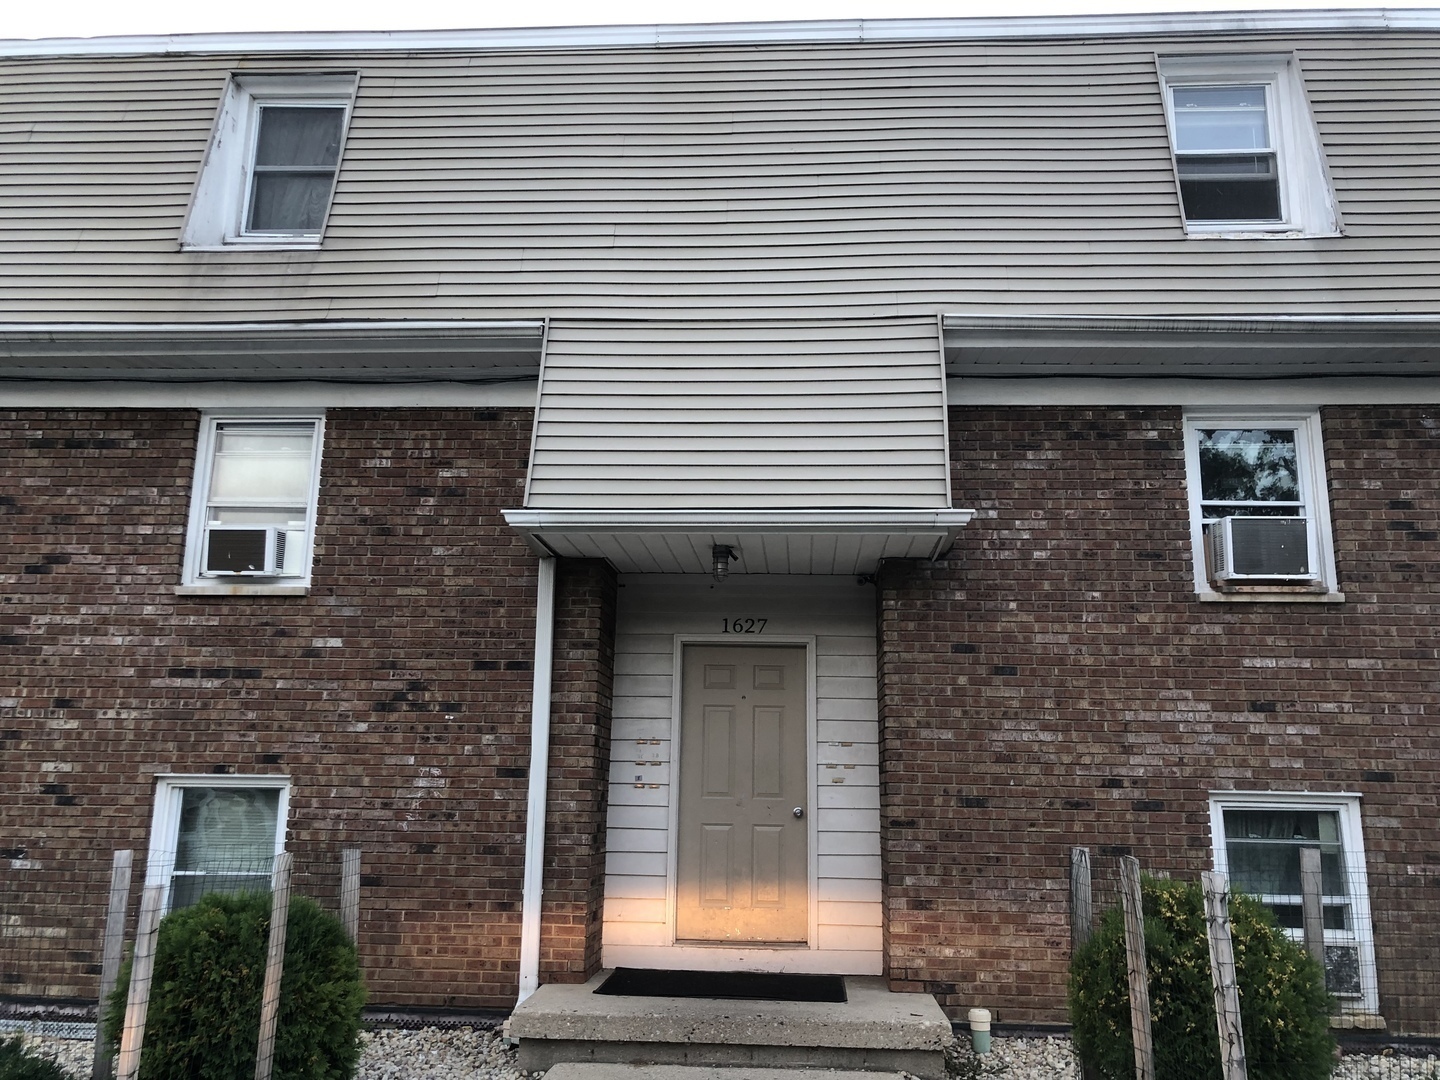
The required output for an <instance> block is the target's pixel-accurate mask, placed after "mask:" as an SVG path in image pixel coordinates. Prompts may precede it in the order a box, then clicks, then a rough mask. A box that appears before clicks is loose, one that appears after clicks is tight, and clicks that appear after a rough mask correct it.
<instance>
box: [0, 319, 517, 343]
mask: <svg viewBox="0 0 1440 1080" xmlns="http://www.w3.org/2000/svg"><path fill="white" fill-rule="evenodd" d="M544 329H545V322H544V320H543V319H512V320H508V321H506V320H483V319H414V320H404V319H376V320H373V321H372V320H363V319H352V320H348V321H346V320H329V321H327V320H315V321H310V322H232V323H227V322H194V323H91V322H85V323H41V322H25V323H0V339H7V338H8V339H23V340H31V339H44V340H47V341H50V340H59V339H62V338H75V339H77V340H84V339H86V338H90V337H114V336H126V335H130V336H139V337H161V336H167V335H176V336H182V337H192V336H193V337H225V336H232V337H245V338H250V337H280V336H290V335H314V336H315V337H316V338H317V339H324V338H329V337H334V336H335V335H336V334H346V335H349V336H352V337H362V338H363V337H394V336H395V335H397V334H403V335H405V336H407V337H408V336H414V337H444V336H446V335H447V334H461V335H466V336H473V335H476V334H485V335H488V334H494V333H499V332H503V333H507V334H515V335H520V336H523V335H533V336H535V337H536V338H539V337H540V335H541V334H542V333H543V332H544Z"/></svg>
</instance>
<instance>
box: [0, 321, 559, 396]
mask: <svg viewBox="0 0 1440 1080" xmlns="http://www.w3.org/2000/svg"><path fill="white" fill-rule="evenodd" d="M543 340H544V323H542V322H539V321H535V322H504V323H475V322H425V323H419V322H417V323H391V322H385V323H363V322H355V323H325V324H321V323H291V324H269V325H266V324H240V323H234V324H220V325H216V324H210V325H204V326H199V325H195V326H190V325H180V326H176V325H168V326H149V325H136V324H118V325H108V326H107V325H87V326H34V325H28V326H27V325H8V326H6V325H0V380H7V379H68V380H91V379H103V380H107V381H128V380H140V381H161V382H186V381H215V380H234V381H241V382H246V381H260V382H285V381H292V380H307V381H313V380H321V381H334V382H347V383H353V382H360V383H377V382H437V381H444V382H467V383H492V382H509V381H514V380H518V379H533V378H535V377H536V375H537V374H538V372H539V369H540V352H541V345H542V342H543Z"/></svg>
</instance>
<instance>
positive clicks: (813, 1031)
mask: <svg viewBox="0 0 1440 1080" xmlns="http://www.w3.org/2000/svg"><path fill="white" fill-rule="evenodd" d="M608 975H609V972H601V974H600V975H597V976H596V977H595V978H593V979H591V980H590V981H589V982H588V983H585V984H584V985H583V986H575V985H569V986H561V985H553V984H552V985H548V986H542V987H541V988H540V989H539V990H538V991H536V992H535V993H534V994H532V995H531V996H530V997H529V998H528V999H527V1000H526V1001H525V1002H523V1003H522V1004H521V1005H519V1006H518V1007H517V1008H516V1009H515V1011H514V1013H512V1014H511V1017H510V1022H509V1034H510V1037H511V1038H514V1039H518V1040H519V1043H520V1047H519V1058H520V1067H521V1068H523V1069H530V1070H535V1069H552V1068H553V1067H555V1066H557V1065H560V1064H562V1063H569V1062H581V1063H587V1064H590V1063H596V1064H621V1065H671V1066H689V1067H692V1068H700V1069H712V1070H714V1069H717V1068H718V1069H722V1070H724V1069H727V1068H728V1069H730V1070H734V1069H736V1068H741V1069H743V1070H744V1074H745V1077H746V1080H748V1078H749V1077H752V1076H759V1075H760V1073H759V1070H762V1069H781V1070H786V1071H790V1070H805V1072H806V1076H807V1080H813V1078H814V1077H816V1076H817V1075H819V1076H823V1075H824V1073H823V1072H820V1073H817V1072H816V1071H815V1070H825V1069H831V1070H842V1071H850V1072H857V1071H858V1072H863V1073H869V1074H870V1075H871V1076H872V1077H873V1075H874V1074H875V1073H881V1074H883V1073H892V1074H894V1073H910V1074H912V1075H913V1076H917V1077H920V1078H922V1080H942V1078H943V1077H944V1075H945V1055H944V1049H943V1048H944V1045H945V1042H946V1040H947V1039H949V1037H950V1023H949V1021H948V1020H946V1018H945V1014H944V1013H942V1012H941V1011H940V1007H939V1006H938V1005H936V1004H935V999H934V998H932V997H929V996H928V995H925V994H894V993H891V992H890V990H889V989H888V988H887V987H886V985H885V981H884V980H883V979H878V978H865V977H848V978H846V980H845V990H846V997H847V999H848V1000H846V1001H845V1002H843V1003H839V1004H836V1003H830V1002H824V1003H821V1002H808V1001H721V1000H715V999H710V998H664V997H620V996H610V995H603V994H596V993H594V990H595V989H596V988H597V987H598V986H599V985H600V984H601V983H602V982H603V981H604V979H605V978H606V977H607V976H608ZM622 1075H623V1074H622ZM641 1075H643V1074H641ZM562 1077H563V1074H562ZM735 1078H736V1073H735V1072H734V1071H731V1072H729V1073H728V1074H727V1073H723V1072H722V1075H721V1080H735ZM597 1080H598V1078H597ZM607 1080H608V1078H607Z"/></svg>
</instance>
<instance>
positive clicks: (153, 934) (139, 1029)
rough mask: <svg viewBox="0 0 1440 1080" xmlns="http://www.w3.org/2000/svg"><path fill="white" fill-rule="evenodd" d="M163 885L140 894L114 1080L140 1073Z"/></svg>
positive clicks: (134, 1076) (132, 1076) (130, 1079)
mask: <svg viewBox="0 0 1440 1080" xmlns="http://www.w3.org/2000/svg"><path fill="white" fill-rule="evenodd" d="M164 896H165V886H163V885H147V886H146V887H145V891H144V892H143V893H141V894H140V921H139V925H138V926H137V927H136V928H135V958H134V960H133V961H131V964H130V992H129V994H128V996H127V997H126V999H125V1027H124V1030H123V1031H122V1032H121V1035H120V1057H119V1059H118V1060H117V1062H116V1066H115V1074H116V1076H117V1078H118V1080H135V1078H136V1077H137V1076H138V1075H139V1073H140V1049H141V1047H142V1046H143V1045H144V1043H145V1015H146V1013H148V1012H149V1011H150V980H151V979H152V978H153V977H154V975H155V939H156V938H157V937H158V936H159V934H160V902H161V900H162V899H163V898H164Z"/></svg>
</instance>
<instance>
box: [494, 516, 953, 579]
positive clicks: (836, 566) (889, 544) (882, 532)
mask: <svg viewBox="0 0 1440 1080" xmlns="http://www.w3.org/2000/svg"><path fill="white" fill-rule="evenodd" d="M974 516H975V511H973V510H950V509H934V510H870V509H863V510H714V511H697V510H608V509H607V510H561V509H546V510H507V511H505V520H506V521H507V522H508V523H509V524H510V526H511V527H512V528H514V529H516V530H517V531H519V532H520V534H521V535H522V536H524V537H525V539H526V540H527V541H528V542H529V543H530V544H531V546H532V547H534V548H535V549H536V550H537V551H539V552H541V553H543V554H546V555H556V556H560V557H563V558H580V559H606V560H608V561H609V562H610V563H611V564H612V565H613V566H614V567H615V569H616V570H618V571H620V572H621V573H631V574H709V573H710V572H711V567H712V564H713V556H712V549H713V548H714V546H715V545H717V544H723V545H726V546H728V547H730V548H732V549H733V550H734V552H735V556H736V559H735V561H734V562H732V563H731V564H730V572H731V573H737V574H870V573H874V571H875V569H876V567H878V566H879V565H880V561H881V560H882V559H935V558H938V557H940V556H941V555H943V554H945V552H946V551H948V550H949V549H950V546H951V545H952V544H953V543H954V542H955V536H956V534H957V532H958V531H959V530H960V529H961V528H962V527H963V526H964V525H965V524H966V523H967V522H968V521H969V520H970V519H971V518H972V517H974Z"/></svg>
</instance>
